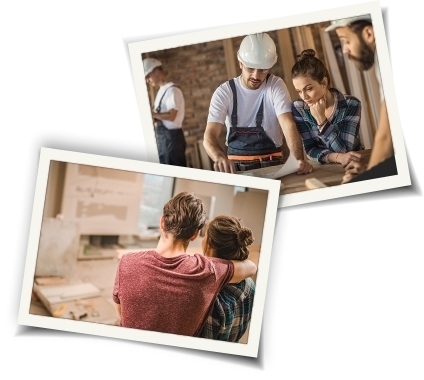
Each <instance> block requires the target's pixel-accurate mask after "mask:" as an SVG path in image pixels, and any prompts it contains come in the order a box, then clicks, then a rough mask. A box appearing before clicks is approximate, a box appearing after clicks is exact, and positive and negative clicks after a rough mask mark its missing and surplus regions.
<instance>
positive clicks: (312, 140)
mask: <svg viewBox="0 0 424 380" xmlns="http://www.w3.org/2000/svg"><path fill="white" fill-rule="evenodd" d="M330 91H331V92H332V93H333V94H334V95H335V96H334V100H335V103H334V112H333V114H332V116H331V117H330V118H329V120H327V122H326V124H325V125H324V127H323V129H322V131H321V132H320V131H319V129H318V125H317V122H316V120H315V118H314V117H313V116H312V114H311V111H310V110H309V106H308V105H307V104H306V103H305V102H304V101H303V100H302V99H298V100H295V101H294V102H293V103H292V113H293V117H294V120H295V122H296V125H297V129H298V130H299V133H300V135H301V137H302V140H303V147H304V148H305V152H306V154H307V155H308V157H310V158H311V159H312V160H314V161H318V162H320V163H326V162H328V161H327V156H328V155H329V154H330V153H333V152H338V153H346V152H350V151H352V150H361V149H364V146H363V145H362V144H361V140H360V139H359V126H360V124H361V101H360V100H359V99H357V98H355V97H354V96H351V95H344V94H342V93H341V92H340V91H338V90H336V89H335V88H331V89H330Z"/></svg>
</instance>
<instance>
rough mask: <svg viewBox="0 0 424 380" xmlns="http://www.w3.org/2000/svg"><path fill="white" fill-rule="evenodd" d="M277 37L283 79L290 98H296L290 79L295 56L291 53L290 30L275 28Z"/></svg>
mask: <svg viewBox="0 0 424 380" xmlns="http://www.w3.org/2000/svg"><path fill="white" fill-rule="evenodd" d="M277 39H278V57H279V59H280V62H281V66H282V67H283V73H282V74H283V75H282V77H283V79H284V82H285V83H286V85H287V88H288V90H289V93H290V96H291V98H292V100H295V99H297V98H298V95H297V93H296V91H295V90H294V87H293V84H292V80H291V69H292V67H293V65H294V64H295V62H296V60H295V56H294V54H293V47H292V43H291V40H290V31H289V29H281V30H277Z"/></svg>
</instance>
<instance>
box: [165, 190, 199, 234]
mask: <svg viewBox="0 0 424 380" xmlns="http://www.w3.org/2000/svg"><path fill="white" fill-rule="evenodd" d="M163 217H164V229H163V230H164V233H165V234H167V233H170V234H172V235H173V236H174V238H175V239H176V240H183V241H185V242H187V241H188V240H189V239H190V238H191V237H192V236H193V235H194V234H195V233H196V232H198V231H199V230H201V229H202V228H203V226H204V225H205V222H206V212H205V209H204V207H203V202H202V200H201V199H199V198H197V197H196V196H195V195H194V194H193V193H187V192H182V193H179V194H177V195H175V196H174V197H173V198H171V199H170V200H169V201H168V202H167V203H166V204H165V206H163Z"/></svg>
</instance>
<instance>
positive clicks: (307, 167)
mask: <svg viewBox="0 0 424 380" xmlns="http://www.w3.org/2000/svg"><path fill="white" fill-rule="evenodd" d="M297 162H298V163H299V169H297V174H309V173H312V172H313V170H314V168H313V166H312V165H311V164H310V163H309V162H308V161H306V160H298V161H297Z"/></svg>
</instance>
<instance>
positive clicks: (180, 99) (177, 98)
mask: <svg viewBox="0 0 424 380" xmlns="http://www.w3.org/2000/svg"><path fill="white" fill-rule="evenodd" d="M168 91H169V92H170V94H169V96H168V97H167V99H166V109H167V110H171V109H174V110H177V111H178V110H181V109H184V95H183V92H182V91H181V90H180V89H179V88H178V87H171V88H170V89H169V90H168Z"/></svg>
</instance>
